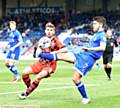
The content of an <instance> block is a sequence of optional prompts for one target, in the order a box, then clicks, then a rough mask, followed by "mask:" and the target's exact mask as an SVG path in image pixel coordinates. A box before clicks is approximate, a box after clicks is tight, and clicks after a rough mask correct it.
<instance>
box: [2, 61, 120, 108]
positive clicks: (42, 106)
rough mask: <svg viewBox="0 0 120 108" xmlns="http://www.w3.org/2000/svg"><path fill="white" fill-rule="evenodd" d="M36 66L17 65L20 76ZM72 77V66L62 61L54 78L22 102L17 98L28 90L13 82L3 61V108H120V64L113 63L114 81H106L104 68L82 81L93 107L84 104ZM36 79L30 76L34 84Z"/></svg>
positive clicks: (43, 83) (41, 83) (21, 83)
mask: <svg viewBox="0 0 120 108" xmlns="http://www.w3.org/2000/svg"><path fill="white" fill-rule="evenodd" d="M33 62H34V61H32V60H31V61H30V60H28V61H27V60H23V61H20V62H18V63H16V65H17V67H18V70H19V73H20V74H22V70H23V69H24V68H25V67H26V66H29V64H31V63H33ZM101 65H102V63H101ZM72 75H73V68H72V64H69V63H66V62H61V61H60V62H58V66H57V70H56V72H55V73H54V74H53V75H52V77H50V78H47V79H43V80H42V81H41V82H40V84H39V86H38V88H37V89H36V90H35V91H34V92H33V93H32V94H31V95H30V96H29V97H28V98H27V99H26V100H19V98H18V96H17V95H18V94H19V93H20V92H22V91H24V90H25V85H24V83H23V81H22V80H21V81H20V82H18V83H13V82H12V80H11V79H12V76H13V75H12V73H11V72H10V71H9V70H8V69H7V68H6V67H5V66H4V61H3V60H1V61H0V106H1V107H0V108H4V107H3V106H7V105H8V106H10V105H11V106H18V105H20V106H28V107H29V106H30V105H32V106H37V107H36V108H120V62H117V61H114V62H113V69H112V81H108V80H107V78H106V74H105V72H104V70H103V66H102V69H101V70H100V71H98V69H97V67H96V66H94V67H93V69H92V70H91V71H90V72H89V73H88V74H87V75H86V76H85V77H83V78H82V82H84V84H85V86H86V91H87V93H88V96H89V97H90V99H91V103H90V104H87V105H83V104H81V99H82V98H81V95H80V94H79V92H78V91H77V88H76V87H75V86H74V84H73V83H72ZM34 77H35V76H34V75H31V78H32V81H33V80H34ZM14 108H15V107H14ZM20 108H25V107H20ZM29 108H30V107H29ZM31 108H32V107H31Z"/></svg>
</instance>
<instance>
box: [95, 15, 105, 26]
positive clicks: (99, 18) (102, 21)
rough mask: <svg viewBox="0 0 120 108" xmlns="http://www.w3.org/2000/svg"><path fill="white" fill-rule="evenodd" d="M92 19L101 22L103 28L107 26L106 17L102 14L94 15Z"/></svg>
mask: <svg viewBox="0 0 120 108" xmlns="http://www.w3.org/2000/svg"><path fill="white" fill-rule="evenodd" d="M93 21H97V22H99V23H102V24H103V27H104V28H106V27H107V24H106V19H105V17H103V16H95V17H93Z"/></svg>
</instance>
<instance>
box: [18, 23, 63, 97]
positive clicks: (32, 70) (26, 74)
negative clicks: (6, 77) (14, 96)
mask: <svg viewBox="0 0 120 108" xmlns="http://www.w3.org/2000/svg"><path fill="white" fill-rule="evenodd" d="M44 37H48V38H50V39H51V44H50V47H49V48H46V49H42V48H38V52H39V50H41V51H42V52H44V53H49V52H51V51H56V50H59V49H60V48H62V47H63V45H62V43H61V42H60V40H59V39H58V37H57V36H56V35H55V26H54V25H53V24H52V23H51V22H48V23H47V24H46V26H45V36H44ZM38 47H39V45H38ZM55 69H56V61H50V60H47V59H44V58H40V59H39V60H38V61H37V62H35V63H33V64H31V65H30V66H28V67H27V68H25V69H24V70H23V73H22V79H23V81H24V83H25V85H26V87H27V89H26V91H25V92H24V93H21V94H19V98H20V99H26V98H27V96H28V95H30V94H31V93H32V92H33V91H34V90H35V89H36V88H37V86H38V85H39V83H40V81H41V79H43V78H47V77H50V75H51V74H52V73H54V72H55ZM30 74H35V75H36V77H35V80H34V81H33V82H31V79H30Z"/></svg>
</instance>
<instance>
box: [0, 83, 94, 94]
mask: <svg viewBox="0 0 120 108" xmlns="http://www.w3.org/2000/svg"><path fill="white" fill-rule="evenodd" d="M86 86H95V85H94V84H86ZM71 88H76V86H61V87H55V88H44V89H37V90H36V91H38V92H39V91H50V90H60V89H71ZM21 92H23V91H17V92H3V93H0V95H7V94H18V93H21Z"/></svg>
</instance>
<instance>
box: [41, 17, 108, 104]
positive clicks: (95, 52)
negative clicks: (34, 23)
mask: <svg viewBox="0 0 120 108" xmlns="http://www.w3.org/2000/svg"><path fill="white" fill-rule="evenodd" d="M105 26H106V20H105V18H104V17H102V16H96V17H94V18H93V21H92V29H93V32H94V34H93V37H92V38H91V39H90V41H89V45H88V47H87V46H85V47H82V48H81V47H80V50H79V52H78V51H77V53H76V52H75V51H72V52H71V51H68V48H67V47H65V48H62V49H60V50H58V51H55V52H52V53H48V54H47V53H46V54H45V53H40V54H39V57H41V58H46V59H49V60H64V61H69V62H72V63H74V69H75V73H74V75H73V82H74V83H75V85H76V86H77V88H78V91H79V92H80V94H81V95H82V98H83V99H82V103H83V104H88V103H90V99H89V98H88V96H87V93H86V90H85V86H84V84H83V83H82V82H81V78H82V76H83V75H86V74H87V72H88V71H90V69H91V68H92V67H93V65H94V63H95V62H96V60H98V59H99V58H101V56H102V55H103V52H104V50H105V47H106V34H105V32H104V27H105ZM77 50H78V49H77ZM74 52H75V53H74Z"/></svg>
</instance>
